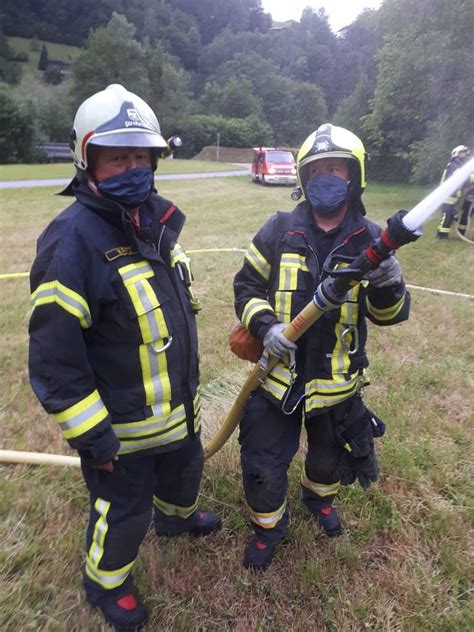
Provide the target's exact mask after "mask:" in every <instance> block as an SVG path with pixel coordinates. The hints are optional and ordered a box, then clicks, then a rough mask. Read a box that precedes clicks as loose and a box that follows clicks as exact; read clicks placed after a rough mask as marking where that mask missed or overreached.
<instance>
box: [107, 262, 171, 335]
mask: <svg viewBox="0 0 474 632" xmlns="http://www.w3.org/2000/svg"><path fill="white" fill-rule="evenodd" d="M119 273H120V275H121V277H122V280H123V282H124V285H125V287H126V289H127V292H128V294H129V296H130V298H131V300H132V304H133V307H134V309H135V312H136V314H137V316H138V324H139V327H140V331H141V334H142V338H143V342H144V343H148V342H152V341H154V340H158V339H162V338H167V337H168V336H169V332H168V327H167V325H166V322H165V319H164V316H163V312H162V310H161V309H159V307H160V303H159V301H158V297H157V296H156V294H155V292H154V291H153V288H152V287H151V285H150V283H149V281H148V279H149V278H150V277H153V276H154V272H153V270H152V268H151V266H150V264H149V263H148V262H146V261H139V262H138V263H131V264H129V265H128V266H124V267H123V268H119Z"/></svg>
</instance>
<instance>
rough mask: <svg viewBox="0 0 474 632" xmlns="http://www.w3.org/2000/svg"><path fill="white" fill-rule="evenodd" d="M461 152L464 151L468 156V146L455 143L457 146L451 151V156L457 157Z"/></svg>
mask: <svg viewBox="0 0 474 632" xmlns="http://www.w3.org/2000/svg"><path fill="white" fill-rule="evenodd" d="M462 153H465V154H466V156H469V154H470V153H471V151H470V149H469V147H466V145H457V147H455V148H454V149H453V150H452V152H451V158H457V157H458V156H459V155H460V154H462Z"/></svg>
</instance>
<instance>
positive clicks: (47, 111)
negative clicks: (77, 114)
mask: <svg viewBox="0 0 474 632" xmlns="http://www.w3.org/2000/svg"><path fill="white" fill-rule="evenodd" d="M70 91H71V80H70V79H66V80H64V81H63V82H61V83H60V84H58V85H51V84H47V83H45V82H44V81H42V80H41V78H40V77H39V76H38V75H36V76H26V77H24V78H23V79H22V81H21V83H20V84H19V85H18V87H16V88H15V91H14V96H15V98H16V99H17V100H18V101H19V102H20V103H27V102H29V101H31V102H32V103H34V112H35V116H34V119H33V122H34V127H35V137H36V138H37V139H38V140H40V141H52V142H58V143H67V142H68V141H69V129H70V128H71V126H72V122H73V118H74V110H73V107H72V104H71V98H70Z"/></svg>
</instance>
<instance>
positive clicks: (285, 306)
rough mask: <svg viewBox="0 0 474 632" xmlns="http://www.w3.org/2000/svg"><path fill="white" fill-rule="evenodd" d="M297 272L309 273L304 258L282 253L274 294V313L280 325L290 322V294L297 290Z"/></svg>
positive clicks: (294, 254) (298, 255) (290, 253)
mask: <svg viewBox="0 0 474 632" xmlns="http://www.w3.org/2000/svg"><path fill="white" fill-rule="evenodd" d="M298 270H301V271H302V272H309V269H308V266H307V265H306V257H305V256H304V255H300V254H298V253H293V252H284V253H282V255H281V258H280V270H279V276H278V289H277V290H276V292H275V313H276V316H277V318H278V320H279V321H281V322H282V323H289V322H290V321H291V308H292V305H291V303H292V298H293V294H292V292H293V291H294V290H296V289H297V288H298Z"/></svg>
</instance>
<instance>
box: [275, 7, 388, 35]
mask: <svg viewBox="0 0 474 632" xmlns="http://www.w3.org/2000/svg"><path fill="white" fill-rule="evenodd" d="M381 4H382V0H326V1H325V0H262V6H263V9H264V11H265V12H266V13H271V14H272V16H273V19H274V20H276V21H277V22H282V21H285V20H297V21H298V22H299V20H300V17H301V12H302V11H303V9H304V8H305V7H311V8H312V9H314V10H317V9H320V8H321V7H323V8H324V9H325V10H326V13H327V14H328V16H329V24H330V25H331V28H332V30H333V31H338V30H339V29H341V28H342V27H343V26H348V25H349V24H351V22H353V21H354V20H355V18H356V17H357V16H358V15H359V13H361V12H362V11H363V10H364V9H365V8H370V9H378V8H379V7H380V5H381Z"/></svg>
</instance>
